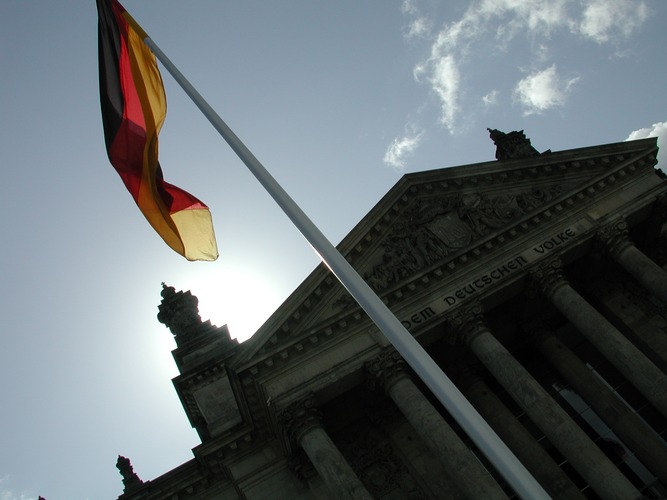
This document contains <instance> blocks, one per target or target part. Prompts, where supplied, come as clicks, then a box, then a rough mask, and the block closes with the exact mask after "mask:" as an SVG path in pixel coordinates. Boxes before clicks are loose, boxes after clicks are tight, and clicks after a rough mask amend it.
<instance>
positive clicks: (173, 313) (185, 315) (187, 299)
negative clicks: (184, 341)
mask: <svg viewBox="0 0 667 500" xmlns="http://www.w3.org/2000/svg"><path fill="white" fill-rule="evenodd" d="M161 295H162V303H161V304H160V305H159V306H158V311H159V312H158V315H157V319H158V321H159V322H160V323H163V324H164V325H166V326H167V327H168V328H169V330H171V333H173V334H174V335H176V336H178V335H182V336H184V335H187V334H188V333H189V330H191V329H192V327H194V326H198V325H201V323H202V321H201V318H200V317H199V309H198V305H199V299H197V297H195V296H194V295H192V293H190V292H189V291H187V292H176V290H175V289H174V287H173V286H167V285H165V284H164V283H162V293H161Z"/></svg>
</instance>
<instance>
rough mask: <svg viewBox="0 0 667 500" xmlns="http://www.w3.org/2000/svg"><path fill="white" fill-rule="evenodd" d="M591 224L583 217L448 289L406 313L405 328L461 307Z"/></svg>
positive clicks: (585, 229) (588, 227)
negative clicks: (434, 298) (418, 308)
mask: <svg viewBox="0 0 667 500" xmlns="http://www.w3.org/2000/svg"><path fill="white" fill-rule="evenodd" d="M591 227H592V224H591V223H590V222H589V221H588V220H587V219H581V220H580V221H578V222H576V223H575V224H573V225H571V226H568V227H566V228H564V229H562V230H559V231H555V232H553V233H551V234H550V235H549V236H547V237H546V238H544V239H543V240H540V241H539V242H538V243H537V244H535V245H532V246H531V247H529V248H528V249H526V250H524V251H523V252H521V253H519V254H517V255H515V256H513V257H512V258H510V259H508V260H506V261H505V262H504V263H503V264H501V265H499V266H497V267H495V268H493V269H490V270H487V271H485V272H481V273H479V274H477V275H475V276H473V278H472V279H469V280H468V281H467V282H465V283H464V284H463V285H462V286H457V287H452V288H450V289H447V290H446V291H445V292H444V293H443V294H442V295H441V298H439V299H437V300H436V301H434V302H432V303H431V304H429V305H427V306H426V307H423V308H421V309H420V310H418V311H415V312H412V313H410V314H408V315H406V316H404V317H403V319H402V320H401V323H403V326H404V327H405V328H406V329H408V330H411V329H413V328H415V327H417V326H419V325H420V324H422V323H425V322H427V321H429V320H430V319H431V318H434V317H435V316H438V315H440V314H442V313H444V312H446V311H448V310H449V309H451V308H453V307H456V306H458V305H459V304H460V303H461V302H462V301H464V300H466V299H469V298H476V297H478V296H479V295H480V293H482V292H483V291H485V289H488V288H490V287H492V286H494V285H496V284H497V283H498V282H500V281H502V280H504V279H505V278H507V277H508V276H515V275H517V274H519V273H520V272H521V271H523V270H525V269H527V268H528V267H529V265H530V264H532V263H534V262H536V261H538V260H540V259H542V258H543V257H546V256H547V255H553V254H554V253H555V252H556V251H557V250H560V249H561V248H562V247H563V246H564V245H567V244H569V243H570V242H571V241H572V240H574V239H575V238H576V237H577V236H579V235H581V234H583V233H585V232H587V230H588V229H590V228H591Z"/></svg>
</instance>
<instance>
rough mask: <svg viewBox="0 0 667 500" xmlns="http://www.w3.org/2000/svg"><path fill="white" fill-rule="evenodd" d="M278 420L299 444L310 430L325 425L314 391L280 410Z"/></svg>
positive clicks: (290, 436)
mask: <svg viewBox="0 0 667 500" xmlns="http://www.w3.org/2000/svg"><path fill="white" fill-rule="evenodd" d="M277 420H278V423H279V424H280V426H281V427H282V428H283V429H284V430H285V432H286V433H287V435H288V436H289V438H290V439H291V440H293V441H294V442H295V443H297V444H299V443H300V441H301V438H302V437H303V435H304V434H306V433H307V432H309V431H310V430H312V429H314V428H316V427H323V424H322V413H321V412H320V411H319V410H318V409H317V406H316V405H315V395H314V394H312V393H310V394H308V395H307V396H305V397H304V398H302V399H300V400H298V401H295V402H293V403H291V404H290V405H288V406H287V407H286V408H284V409H283V410H281V411H280V412H278V415H277Z"/></svg>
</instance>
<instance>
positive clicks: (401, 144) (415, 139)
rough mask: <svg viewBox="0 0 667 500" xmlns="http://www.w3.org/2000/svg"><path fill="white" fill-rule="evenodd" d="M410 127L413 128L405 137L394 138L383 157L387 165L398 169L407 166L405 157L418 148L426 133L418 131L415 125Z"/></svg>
mask: <svg viewBox="0 0 667 500" xmlns="http://www.w3.org/2000/svg"><path fill="white" fill-rule="evenodd" d="M408 128H409V129H412V130H409V131H408V132H407V133H406V134H405V135H404V136H403V137H400V138H398V137H397V138H396V139H394V141H393V142H392V143H391V146H389V148H388V149H387V152H386V153H385V155H384V158H383V161H384V162H385V163H386V164H387V165H389V166H391V167H394V168H396V169H403V168H405V157H406V156H408V155H410V154H411V153H412V152H413V151H414V150H415V149H417V147H418V146H419V144H420V143H421V140H422V137H423V135H424V131H418V132H417V131H415V130H414V127H408Z"/></svg>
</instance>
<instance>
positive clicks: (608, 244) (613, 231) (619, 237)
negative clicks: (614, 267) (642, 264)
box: [595, 219, 633, 259]
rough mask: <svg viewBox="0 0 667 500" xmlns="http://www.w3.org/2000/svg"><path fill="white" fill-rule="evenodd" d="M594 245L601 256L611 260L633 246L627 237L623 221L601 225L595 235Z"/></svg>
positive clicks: (626, 226) (626, 228) (625, 225)
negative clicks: (607, 256)
mask: <svg viewBox="0 0 667 500" xmlns="http://www.w3.org/2000/svg"><path fill="white" fill-rule="evenodd" d="M595 243H596V246H597V247H598V248H599V249H600V250H601V251H602V252H601V253H602V254H603V255H605V254H606V255H609V256H610V257H611V258H612V259H614V258H616V257H617V256H618V255H619V254H620V253H621V252H622V251H623V250H625V249H626V248H627V247H629V246H630V245H632V244H633V243H632V241H631V240H630V237H629V236H628V225H627V224H626V222H625V221H624V220H623V219H618V220H614V221H611V222H608V223H607V224H605V225H603V226H602V227H601V228H600V229H599V230H598V231H597V233H596V234H595Z"/></svg>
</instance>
